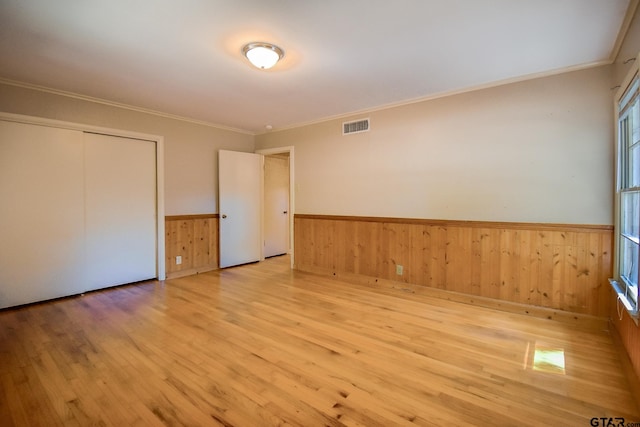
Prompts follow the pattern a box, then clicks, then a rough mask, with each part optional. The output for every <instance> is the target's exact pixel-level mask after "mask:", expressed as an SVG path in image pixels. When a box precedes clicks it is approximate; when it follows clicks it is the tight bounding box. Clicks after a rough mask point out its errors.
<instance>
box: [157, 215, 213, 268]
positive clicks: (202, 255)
mask: <svg viewBox="0 0 640 427" xmlns="http://www.w3.org/2000/svg"><path fill="white" fill-rule="evenodd" d="M218 221H219V216H218V214H204V215H176V216H167V217H165V225H164V226H165V234H166V237H165V253H166V257H167V260H166V266H167V267H166V273H167V279H171V278H175V277H180V276H187V275H190V274H196V273H202V272H205V271H210V270H215V269H216V268H218V266H219V258H218ZM177 256H181V257H182V264H177V263H176V257H177Z"/></svg>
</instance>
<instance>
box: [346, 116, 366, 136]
mask: <svg viewBox="0 0 640 427" xmlns="http://www.w3.org/2000/svg"><path fill="white" fill-rule="evenodd" d="M368 131H369V119H362V120H356V121H353V122H343V123H342V134H343V135H348V134H350V133H360V132H368Z"/></svg>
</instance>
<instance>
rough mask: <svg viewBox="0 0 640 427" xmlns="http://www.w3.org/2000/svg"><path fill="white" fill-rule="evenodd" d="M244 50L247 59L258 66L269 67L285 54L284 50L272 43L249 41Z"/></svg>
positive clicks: (261, 67)
mask: <svg viewBox="0 0 640 427" xmlns="http://www.w3.org/2000/svg"><path fill="white" fill-rule="evenodd" d="M242 52H243V53H244V55H245V56H246V57H247V59H248V60H249V61H250V62H251V63H252V64H253V65H254V66H255V67H257V68H260V69H262V70H266V69H269V68H271V67H273V66H274V65H276V63H277V62H278V61H279V60H280V59H281V58H282V57H283V56H284V51H283V50H282V49H280V48H279V47H278V46H275V45H272V44H270V43H249V44H248V45H246V46H245V47H244V48H242Z"/></svg>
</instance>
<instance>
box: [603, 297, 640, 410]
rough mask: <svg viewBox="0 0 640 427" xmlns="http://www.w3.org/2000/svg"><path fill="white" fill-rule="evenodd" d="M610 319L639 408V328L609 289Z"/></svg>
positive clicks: (613, 334) (623, 365) (615, 340)
mask: <svg viewBox="0 0 640 427" xmlns="http://www.w3.org/2000/svg"><path fill="white" fill-rule="evenodd" d="M610 292H611V294H610V299H611V313H610V319H611V323H612V325H613V328H610V329H611V330H612V331H613V333H612V336H613V338H614V342H615V343H616V345H617V346H618V348H619V350H620V357H621V362H622V367H623V369H624V370H625V373H626V376H627V379H628V381H629V385H630V387H631V390H632V392H633V395H634V396H635V399H636V404H637V405H638V408H640V327H638V325H637V324H636V322H634V320H633V319H632V318H631V316H629V313H627V310H625V308H624V306H623V305H622V303H620V302H619V301H618V295H617V294H616V293H615V291H614V290H613V289H611V291H610Z"/></svg>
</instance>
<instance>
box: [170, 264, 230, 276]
mask: <svg viewBox="0 0 640 427" xmlns="http://www.w3.org/2000/svg"><path fill="white" fill-rule="evenodd" d="M218 269H219V267H218V266H217V265H205V266H202V267H196V268H190V269H187V270H180V271H174V272H172V273H167V279H166V280H170V279H177V278H179V277H185V276H192V275H194V274H200V273H206V272H208V271H213V270H218Z"/></svg>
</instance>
